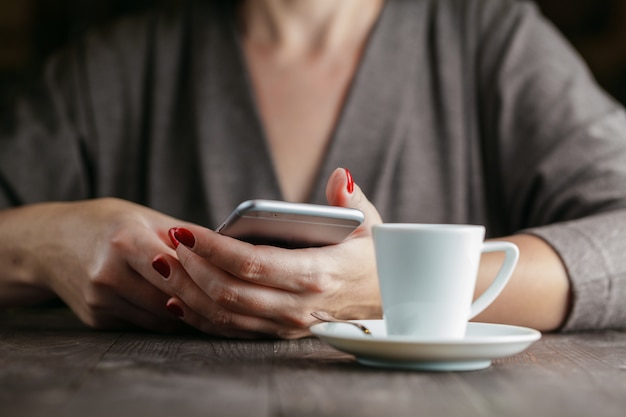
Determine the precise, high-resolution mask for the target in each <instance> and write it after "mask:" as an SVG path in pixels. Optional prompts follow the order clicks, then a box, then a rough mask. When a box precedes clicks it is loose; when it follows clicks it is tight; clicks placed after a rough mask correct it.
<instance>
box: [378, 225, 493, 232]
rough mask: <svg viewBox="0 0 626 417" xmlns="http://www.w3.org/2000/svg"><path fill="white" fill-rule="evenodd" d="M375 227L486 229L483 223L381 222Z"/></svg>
mask: <svg viewBox="0 0 626 417" xmlns="http://www.w3.org/2000/svg"><path fill="white" fill-rule="evenodd" d="M372 228H373V229H387V230H398V229H400V230H439V231H444V230H457V231H459V230H480V229H482V230H484V229H485V226H483V225H482V224H461V223H459V224H455V223H379V224H375V225H373V226H372Z"/></svg>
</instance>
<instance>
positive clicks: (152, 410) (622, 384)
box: [0, 309, 626, 417]
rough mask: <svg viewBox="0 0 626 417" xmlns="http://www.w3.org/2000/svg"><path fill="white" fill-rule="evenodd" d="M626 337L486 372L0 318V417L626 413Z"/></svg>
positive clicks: (562, 339) (526, 355)
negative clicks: (410, 367) (423, 368)
mask: <svg viewBox="0 0 626 417" xmlns="http://www.w3.org/2000/svg"><path fill="white" fill-rule="evenodd" d="M624 410H626V332H618V331H606V332H599V333H584V334H563V335H544V337H543V338H542V340H540V341H539V342H537V343H535V344H534V345H532V346H531V347H530V348H529V349H528V350H526V351H525V352H523V353H521V354H519V355H516V356H513V357H510V358H505V359H501V360H497V361H495V362H494V364H493V366H491V367H490V368H488V369H486V370H483V371H477V372H460V373H428V372H410V371H392V370H384V369H375V368H368V367H364V366H361V365H359V364H358V363H357V362H356V361H355V360H354V358H353V357H352V356H351V355H348V354H344V353H341V352H339V351H337V350H334V349H333V348H331V347H330V346H328V345H326V344H325V343H323V342H321V341H320V340H318V339H315V338H306V339H302V340H296V341H281V340H261V341H239V340H228V339H218V338H211V337H208V336H205V335H200V334H196V333H192V334H175V335H160V334H152V333H145V332H97V331H93V330H90V329H88V328H86V327H84V326H83V325H82V324H80V323H79V322H78V321H77V320H76V319H75V318H74V317H73V316H72V315H71V313H69V312H67V311H65V310H58V309H56V310H47V311H46V310H43V311H42V310H26V311H18V312H7V313H0V416H2V417H13V416H29V417H32V416H35V417H36V416H44V415H45V416H138V415H141V416H143V415H146V416H151V417H158V416H168V417H171V416H173V415H175V416H185V417H191V416H386V415H393V416H417V415H419V416H470V417H471V416H504V417H507V416H546V417H550V416H574V417H576V416H581V417H582V416H598V417H605V416H620V417H622V416H624V415H625V414H624Z"/></svg>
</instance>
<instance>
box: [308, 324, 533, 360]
mask: <svg viewBox="0 0 626 417" xmlns="http://www.w3.org/2000/svg"><path fill="white" fill-rule="evenodd" d="M358 322H359V323H361V324H363V325H365V326H367V327H368V328H369V329H370V330H371V332H372V335H371V336H369V335H366V334H363V333H362V332H361V331H360V330H359V329H357V328H355V327H354V326H352V325H350V324H344V323H318V324H315V325H313V326H312V327H311V332H312V333H313V334H314V335H316V336H318V337H319V338H320V339H322V340H323V341H325V342H326V343H328V344H329V345H331V346H333V347H334V348H336V349H338V350H341V351H343V352H346V353H350V354H353V355H355V356H356V359H357V360H358V361H359V362H360V363H362V364H364V365H369V366H377V367H384V368H398V369H415V370H426V371H474V370H478V369H484V368H488V367H489V366H490V365H491V361H492V360H493V359H496V358H502V357H506V356H512V355H515V354H517V353H520V352H522V351H523V350H525V349H526V348H527V347H528V346H530V345H531V344H532V343H533V342H535V341H537V340H539V339H540V338H541V333H539V332H538V331H537V330H534V329H529V328H526V327H519V326H508V325H503V324H488V323H469V324H468V326H467V332H466V335H465V338H463V339H460V340H427V339H419V338H415V337H411V336H387V330H386V328H385V323H384V321H383V320H358Z"/></svg>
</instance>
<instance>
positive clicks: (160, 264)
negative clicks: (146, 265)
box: [152, 255, 171, 279]
mask: <svg viewBox="0 0 626 417" xmlns="http://www.w3.org/2000/svg"><path fill="white" fill-rule="evenodd" d="M152 267H153V268H154V269H155V270H156V271H157V272H158V273H159V274H161V276H162V277H163V278H165V279H167V278H169V277H170V272H171V270H170V265H169V264H168V263H167V261H166V260H165V258H164V257H163V256H162V255H157V257H156V258H154V260H153V261H152Z"/></svg>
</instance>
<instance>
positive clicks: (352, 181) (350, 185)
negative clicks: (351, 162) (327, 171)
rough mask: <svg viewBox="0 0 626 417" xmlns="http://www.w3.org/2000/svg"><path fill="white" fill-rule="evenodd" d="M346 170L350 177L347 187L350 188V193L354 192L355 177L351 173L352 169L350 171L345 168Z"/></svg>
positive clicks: (347, 175)
mask: <svg viewBox="0 0 626 417" xmlns="http://www.w3.org/2000/svg"><path fill="white" fill-rule="evenodd" d="M343 170H344V171H346V177H348V184H347V185H346V189H347V190H348V193H349V194H352V193H353V192H354V179H353V178H352V174H351V173H350V171H348V169H346V168H344V169H343Z"/></svg>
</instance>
